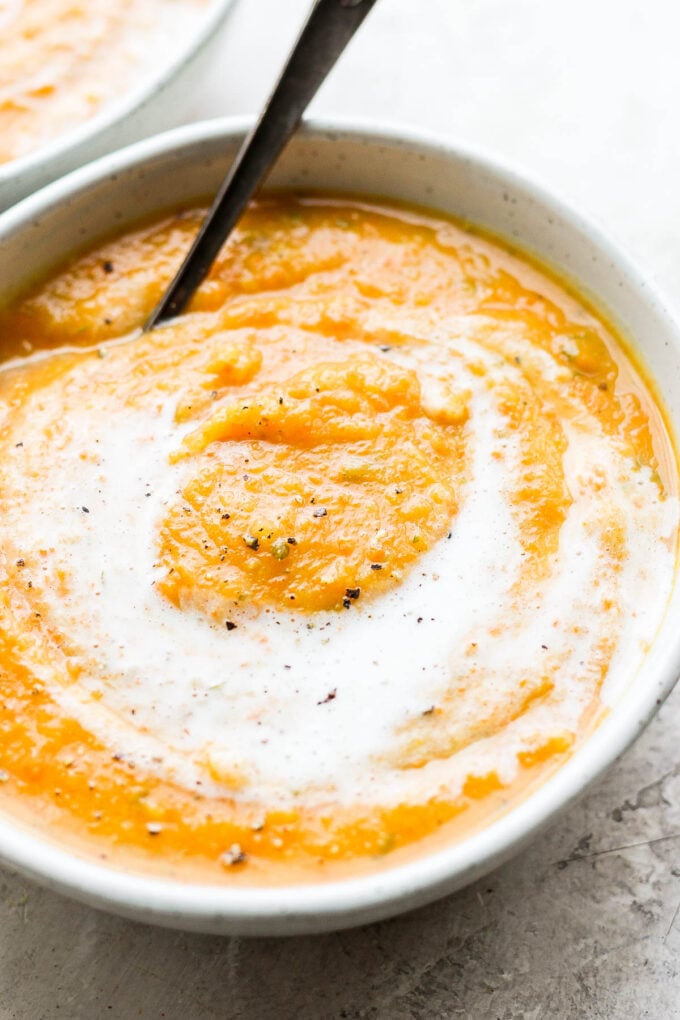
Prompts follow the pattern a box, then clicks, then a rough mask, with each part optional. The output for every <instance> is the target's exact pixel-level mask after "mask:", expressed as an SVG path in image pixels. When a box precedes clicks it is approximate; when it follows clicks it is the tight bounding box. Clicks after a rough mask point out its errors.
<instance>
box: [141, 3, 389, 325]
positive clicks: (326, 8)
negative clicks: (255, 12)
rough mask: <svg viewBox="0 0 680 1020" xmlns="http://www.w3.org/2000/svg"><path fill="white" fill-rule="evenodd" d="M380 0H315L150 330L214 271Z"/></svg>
mask: <svg viewBox="0 0 680 1020" xmlns="http://www.w3.org/2000/svg"><path fill="white" fill-rule="evenodd" d="M375 2H376V0H316V2H315V4H314V7H313V8H312V11H311V13H310V15H309V18H308V19H307V22H306V24H305V26H304V28H303V29H302V33H301V34H300V37H299V39H298V41H297V42H296V44H295V46H294V47H293V51H292V53H291V54H290V56H289V58H288V62H287V64H286V66H285V67H284V69H283V72H282V73H281V77H280V78H279V80H278V82H277V83H276V85H275V87H274V91H273V92H272V94H271V96H270V98H269V101H268V102H267V104H266V106H265V108H264V110H263V112H262V114H261V116H260V119H259V120H258V122H257V124H256V125H255V127H254V128H253V129H252V131H251V132H250V133H249V134H248V136H247V138H246V139H245V141H244V142H243V145H242V146H241V149H240V150H239V152H238V155H237V156H236V158H235V160H234V162H233V163H232V165H231V167H230V169H229V172H228V174H227V176H226V178H225V179H224V182H223V184H222V186H221V187H220V190H219V192H218V194H217V197H216V199H215V201H214V202H213V204H212V206H211V208H210V211H209V212H208V214H207V216H206V218H205V220H204V221H203V224H202V226H201V229H200V230H199V232H198V234H197V236H196V239H195V241H194V243H193V245H192V246H191V248H190V250H189V253H188V254H187V256H186V258H185V259H184V262H183V263H182V265H181V267H180V269H179V271H178V272H177V275H176V276H175V278H174V279H173V280H172V282H171V283H170V285H169V287H168V289H167V290H166V292H165V294H164V295H163V297H162V298H161V300H160V302H159V304H158V305H157V306H156V308H155V309H154V311H153V312H152V314H151V316H150V318H149V320H148V322H147V323H146V326H145V327H144V329H145V331H147V330H150V329H153V328H154V327H155V326H158V325H159V324H160V323H161V322H164V321H165V320H167V319H172V318H174V317H175V316H176V315H179V314H180V313H181V312H182V311H183V310H184V308H185V307H186V305H187V304H188V302H189V301H190V299H191V297H192V295H193V293H194V291H195V290H196V288H197V287H199V286H200V284H201V283H202V281H203V280H204V279H205V277H206V276H207V274H208V272H209V271H210V267H211V266H212V264H213V262H214V260H215V258H216V257H217V255H218V253H219V251H220V248H221V247H222V245H223V244H224V242H225V240H226V239H227V237H228V236H229V233H230V232H231V230H232V229H233V228H234V226H235V225H236V223H237V222H238V220H239V219H240V217H241V214H242V213H243V211H244V210H245V207H246V205H247V204H248V201H249V199H250V198H251V197H252V195H253V193H254V191H255V190H256V189H257V187H258V185H259V184H260V183H261V181H262V179H263V177H264V176H265V174H266V173H267V171H268V170H269V169H270V168H271V166H272V164H273V163H274V162H275V160H276V158H277V156H278V155H279V153H280V152H281V150H282V149H283V147H284V145H285V144H286V142H287V141H288V140H289V139H290V137H291V135H292V134H293V133H294V131H295V129H296V128H297V126H298V124H299V123H300V120H301V118H302V114H303V113H304V111H305V109H306V107H307V105H308V104H309V103H310V101H311V100H312V98H313V97H314V95H315V93H316V91H317V89H318V88H319V86H320V85H321V83H322V82H323V80H324V78H325V77H326V75H327V74H328V72H329V71H330V70H331V68H332V67H333V65H334V64H335V62H336V60H337V59H338V57H339V56H340V54H341V53H342V51H343V50H344V49H345V46H346V45H347V43H348V42H349V41H350V39H351V38H352V36H353V35H354V33H355V32H356V30H357V29H358V28H359V26H360V25H361V23H362V21H363V20H364V18H365V17H366V15H367V14H368V12H369V11H370V9H371V8H372V7H373V5H374V3H375Z"/></svg>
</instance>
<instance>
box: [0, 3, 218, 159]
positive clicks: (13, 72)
mask: <svg viewBox="0 0 680 1020" xmlns="http://www.w3.org/2000/svg"><path fill="white" fill-rule="evenodd" d="M205 7H206V0H115V2H111V0H80V2H70V0H0V37H1V38H2V47H1V48H0V163H6V162H8V161H10V160H13V159H17V158H18V157H20V156H25V155H27V154H28V153H30V152H33V151H34V150H35V149H38V148H40V147H41V146H43V145H45V144H46V143H47V142H49V141H52V140H53V139H54V138H56V137H57V136H58V135H61V134H63V133H64V132H65V131H68V130H69V129H70V128H73V127H75V126H77V125H78V124H81V123H82V122H83V121H86V120H88V119H89V118H90V117H92V116H93V115H94V114H95V113H97V112H98V111H99V109H100V108H101V107H102V106H103V105H104V104H105V103H111V102H113V101H114V100H116V99H119V98H120V97H121V95H122V94H124V93H125V92H127V91H129V90H130V89H131V88H133V87H134V86H135V85H136V84H137V83H138V82H139V81H140V80H141V79H142V78H143V77H144V76H145V75H146V74H148V72H149V62H150V60H151V61H153V60H156V59H157V58H158V55H159V54H162V55H163V58H164V59H167V56H168V55H169V54H171V53H172V52H173V51H174V50H176V49H178V48H179V47H180V46H181V45H182V44H183V41H184V40H185V39H186V37H187V32H191V31H193V29H194V26H195V24H196V21H197V19H198V17H199V16H200V14H201V12H202V11H203V10H204V9H205Z"/></svg>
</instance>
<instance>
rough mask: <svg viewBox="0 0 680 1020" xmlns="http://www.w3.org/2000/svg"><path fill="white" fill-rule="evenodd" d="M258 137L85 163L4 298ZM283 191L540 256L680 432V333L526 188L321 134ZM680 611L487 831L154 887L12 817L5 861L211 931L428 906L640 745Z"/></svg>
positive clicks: (569, 217)
mask: <svg viewBox="0 0 680 1020" xmlns="http://www.w3.org/2000/svg"><path fill="white" fill-rule="evenodd" d="M244 130H245V126H244V125H242V124H236V125H234V123H233V122H231V123H220V122H212V123H211V124H207V125H194V126H192V127H190V128H185V129H179V130H178V131H175V132H172V133H171V134H169V135H167V136H160V137H159V138H156V139H151V140H149V141H146V142H143V143H140V144H138V145H136V146H133V147H131V148H130V149H128V150H124V151H123V152H121V153H117V154H114V155H113V156H110V157H106V158H105V159H103V160H100V161H99V162H98V163H96V164H93V165H92V166H89V167H85V168H84V169H83V170H81V171H77V172H76V173H75V174H72V175H71V176H70V177H69V178H67V179H65V180H63V181H59V182H57V183H55V184H53V185H51V186H50V187H48V188H46V189H45V190H44V191H43V192H41V193H40V194H38V195H36V196H33V197H32V198H30V199H27V200H26V201H25V202H23V203H21V204H20V205H19V206H17V207H15V208H14V209H12V210H10V211H9V212H8V213H6V214H5V215H4V216H2V217H0V257H1V259H2V272H3V281H4V288H3V294H4V297H5V299H9V298H11V297H12V295H14V294H17V293H18V292H20V291H21V290H23V289H24V288H25V287H26V286H27V284H28V283H30V282H31V281H32V280H35V279H38V278H40V277H41V276H43V275H44V274H46V273H47V272H49V271H50V270H51V269H52V268H54V267H56V266H57V265H59V264H61V263H62V262H63V261H64V259H65V257H67V256H68V255H71V254H73V253H75V252H77V251H79V250H82V249H83V248H86V247H89V246H90V245H92V244H93V243H95V242H96V241H97V240H98V239H100V238H103V237H105V236H110V235H111V233H115V232H118V231H121V230H123V229H124V228H125V227H127V226H129V225H131V224H133V223H135V222H137V221H139V220H140V218H146V217H149V216H152V215H153V214H154V213H159V212H162V211H164V210H169V209H172V208H173V207H178V206H185V205H187V203H190V202H192V201H204V200H205V198H206V197H207V196H209V195H210V194H211V193H213V192H214V191H215V189H216V188H217V186H218V184H219V182H220V181H221V179H222V177H223V175H224V173H225V170H226V168H227V166H228V164H229V161H230V160H231V158H232V157H233V155H234V154H235V152H236V150H237V148H238V146H239V144H240V142H241V140H242V137H243V132H244ZM269 183H270V184H271V186H273V187H279V188H294V189H298V190H311V189H323V190H327V191H333V192H336V193H342V192H345V193H352V194H355V195H356V194H365V195H377V196H380V197H383V198H394V199H399V200H403V201H408V202H412V203H418V204H421V205H424V206H429V207H432V208H433V209H436V210H439V211H443V212H445V213H450V214H453V215H455V216H457V217H459V218H462V219H463V220H466V221H469V222H470V223H472V224H475V225H478V226H481V227H484V228H486V229H487V230H490V231H491V232H493V233H494V234H496V235H498V236H500V237H501V238H503V239H505V240H506V241H508V242H510V243H511V244H516V245H517V246H518V247H519V248H520V249H522V250H524V251H525V252H527V253H530V254H532V255H534V256H536V257H538V258H539V259H540V260H541V261H542V262H543V263H544V264H546V265H547V266H548V267H549V268H552V269H554V270H555V271H557V273H558V274H559V275H560V276H561V277H562V278H563V279H566V280H567V281H572V282H573V283H574V284H575V285H576V286H577V288H578V290H579V291H580V292H581V293H582V294H584V295H585V296H586V297H588V298H590V299H591V300H592V301H593V302H594V303H595V304H596V306H597V307H598V309H599V310H600V311H602V312H603V313H604V314H605V315H606V316H607V317H608V318H609V320H610V321H612V322H613V323H614V325H615V326H616V327H617V328H618V329H619V330H620V331H621V332H622V333H623V334H624V336H626V337H628V338H630V339H631V341H632V342H633V344H634V347H635V348H636V349H637V350H639V351H641V352H642V355H643V362H644V364H645V365H646V367H647V369H648V370H649V372H650V373H651V376H652V378H653V380H654V381H655V385H656V388H657V393H658V396H659V398H660V399H661V401H662V403H663V404H664V405H665V407H666V410H667V417H668V421H669V423H670V425H671V428H672V430H673V431H675V432H677V431H678V428H680V335H679V333H678V329H677V327H676V326H675V324H674V322H673V320H672V319H671V317H670V316H669V315H668V313H667V312H666V310H665V309H664V306H663V304H662V303H661V301H660V299H659V298H658V297H657V295H656V294H655V293H654V292H653V290H652V289H650V287H649V286H648V284H647V283H646V281H645V279H644V278H643V277H642V276H641V274H640V273H639V271H637V270H636V269H635V268H634V267H633V266H632V265H631V264H630V263H629V262H628V260H627V259H626V257H625V256H623V255H622V254H621V253H620V252H619V251H618V250H617V249H616V248H615V247H614V246H613V245H612V244H611V242H610V241H609V240H608V239H607V238H606V237H604V236H603V235H602V234H601V233H600V232H599V231H598V230H597V229H596V228H594V227H593V226H592V225H590V224H588V223H587V222H585V221H584V220H582V219H581V218H580V217H579V216H578V215H577V214H575V213H574V212H572V211H571V210H569V209H568V208H567V207H565V206H564V205H563V204H562V203H560V202H559V201H558V200H556V199H554V198H552V197H551V196H549V195H547V194H546V193H545V192H544V191H543V190H542V189H540V188H539V187H537V186H536V185H533V184H530V183H528V182H527V181H526V180H525V179H524V178H523V177H520V176H518V175H517V174H516V173H514V172H512V171H509V170H507V169H503V168H500V167H498V166H497V165H495V164H494V163H492V162H491V161H489V160H488V159H486V158H484V157H482V156H479V155H475V154H472V153H469V152H460V151H456V150H453V149H451V148H448V147H446V146H444V145H442V144H440V143H438V142H436V141H432V140H428V139H423V138H421V137H408V136H404V135H403V134H402V135H401V136H396V135H393V134H390V133H389V132H385V131H382V132H380V131H377V130H376V129H373V128H368V127H366V128H363V129H356V128H345V127H342V126H338V125H335V126H333V125H331V126H329V125H313V124H308V125H307V126H306V128H305V130H304V131H303V132H302V133H301V134H300V135H298V136H297V137H296V139H295V140H294V141H293V142H292V143H291V145H290V146H289V147H288V149H287V150H286V152H285V154H284V156H283V157H282V159H281V160H280V161H279V163H278V164H277V166H276V168H275V170H274V172H273V173H272V175H271V178H270V182H269ZM679 612H680V592H679V591H678V586H677V584H676V586H675V590H674V593H673V596H672V599H671V603H670V605H669V608H668V611H667V614H666V618H665V620H664V622H663V624H662V626H661V628H660V630H659V633H658V636H657V640H656V642H655V644H654V646H653V648H652V650H651V651H650V653H649V655H648V656H647V659H646V660H645V662H644V665H643V666H642V668H641V669H640V671H639V672H638V674H637V675H636V676H635V677H634V678H632V680H631V682H630V683H629V685H628V687H627V689H626V690H625V691H623V692H620V693H619V696H618V698H617V699H616V701H615V703H614V704H613V706H612V709H611V712H610V714H609V716H608V718H607V719H606V720H605V722H604V723H603V724H602V725H601V726H600V728H599V729H598V730H597V731H596V732H595V733H594V734H593V735H592V736H591V737H590V738H589V740H588V741H587V742H586V743H585V744H584V745H583V746H582V747H581V748H580V750H578V751H577V752H576V753H575V754H574V756H573V757H572V758H571V759H570V760H569V761H568V762H567V763H566V764H565V765H564V766H563V768H562V769H561V770H560V771H559V772H558V773H557V774H556V775H555V776H554V777H552V778H551V779H550V780H549V781H548V782H547V783H545V784H544V785H543V786H542V787H540V788H539V789H538V790H537V791H536V792H535V793H534V794H532V795H531V796H530V797H528V798H527V799H526V800H525V801H523V802H522V803H521V804H519V805H518V806H517V807H516V808H514V809H513V810H512V811H510V812H509V813H508V814H507V815H506V816H504V817H503V818H501V819H499V820H498V821H496V822H494V823H493V824H492V825H490V826H489V827H488V828H486V829H485V830H483V831H482V832H480V833H478V834H476V835H474V836H472V837H470V838H469V839H467V840H465V841H463V842H462V843H460V844H457V845H455V846H452V847H450V848H448V849H446V850H443V851H440V852H437V853H436V854H431V855H429V856H426V857H423V858H420V859H418V860H416V861H415V862H413V863H410V864H407V865H403V866H400V867H397V868H392V869H389V868H388V869H386V870H385V871H384V872H383V873H381V874H379V875H378V876H372V877H370V878H359V879H356V880H349V881H345V882H342V883H330V884H327V885H321V886H304V887H295V888H288V889H275V890H263V889H253V890H243V889H241V890H235V891H234V890H229V889H226V888H215V887H213V888H210V887H207V886H191V887H190V886H184V885H181V884H180V883H173V882H169V881H158V882H150V881H149V880H148V879H143V880H142V879H138V878H136V877H135V876H127V875H121V874H119V873H114V872H111V871H107V870H106V869H104V868H102V867H100V866H98V865H95V864H90V863H87V862H86V863H83V862H82V861H75V860H74V858H73V857H71V856H70V855H69V854H68V853H66V852H64V851H61V850H59V849H56V848H54V847H52V846H47V845H46V844H44V843H40V842H39V841H38V840H36V839H34V838H33V837H29V836H27V835H26V834H24V833H19V832H17V831H16V829H15V828H13V827H12V824H11V822H6V821H5V822H0V855H1V856H3V857H4V858H5V859H8V860H10V861H11V862H12V863H13V864H14V865H15V866H19V867H21V868H23V870H25V871H27V872H28V873H30V874H31V875H33V876H35V877H38V878H39V879H40V880H42V881H49V882H50V883H51V884H53V885H55V886H56V887H58V888H60V889H65V890H67V891H68V892H70V893H71V894H72V895H76V896H79V897H80V898H82V899H85V900H87V901H88V902H92V903H96V904H100V905H105V906H107V907H108V908H110V909H115V910H117V911H119V912H121V913H125V914H127V915H129V916H133V917H137V918H142V919H146V920H154V921H157V922H160V923H164V924H170V925H175V926H178V927H185V928H194V929H198V930H203V931H218V932H241V933H245V932H247V933H250V934H255V933H292V932H309V931H320V930H325V929H331V928H339V927H343V926H347V925H350V924H358V923H363V922H366V921H370V920H374V919H377V918H379V917H384V916H388V915H389V914H391V913H395V912H397V911H398V910H401V909H407V908H410V907H414V906H417V905H420V904H422V903H425V902H427V901H429V900H431V899H434V898H435V897H436V896H439V895H442V894H443V893H444V892H447V891H452V890H453V889H455V888H457V887H459V886H461V885H463V884H465V883H466V882H468V881H471V880H473V879H474V878H476V877H479V876H480V875H481V874H483V873H484V872H485V871H487V870H489V869H490V868H491V867H493V866H494V865H496V864H498V863H500V862H501V861H502V860H503V859H505V858H506V857H507V856H509V855H510V853H511V852H512V851H514V850H516V849H517V848H518V847H519V846H520V845H521V844H522V843H523V842H524V841H526V840H528V839H529V838H530V837H531V836H532V835H533V834H535V833H536V832H537V831H538V830H539V829H540V828H541V827H542V826H543V825H545V824H546V823H547V822H548V821H549V820H550V818H551V817H552V816H553V815H554V814H555V813H556V812H557V811H558V810H559V809H561V808H563V807H564V806H566V805H567V804H568V803H570V802H571V801H572V800H573V799H574V798H575V797H577V796H578V795H579V794H580V793H582V792H583V790H584V788H585V787H586V785H587V784H588V783H589V782H591V781H592V780H593V779H594V778H596V777H597V775H599V774H600V773H601V772H602V770H603V769H604V768H606V766H607V765H609V764H610V763H611V762H612V761H613V760H614V759H615V758H616V757H617V756H618V755H619V754H620V753H621V752H622V751H623V750H624V749H625V747H626V746H628V744H630V743H631V742H632V740H633V739H634V738H635V736H636V735H637V734H638V733H639V731H640V730H641V728H642V727H643V726H644V725H645V723H646V722H647V720H648V719H649V717H650V716H651V715H652V713H653V712H654V711H655V709H656V707H657V706H658V705H659V704H660V703H661V700H662V699H663V698H664V697H665V696H666V695H667V694H668V692H669V691H670V689H671V688H672V686H673V683H674V681H675V679H676V677H677V675H678V673H679V672H680V633H679V632H678V628H677V626H676V622H675V621H676V620H677V615H678V613H679Z"/></svg>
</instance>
